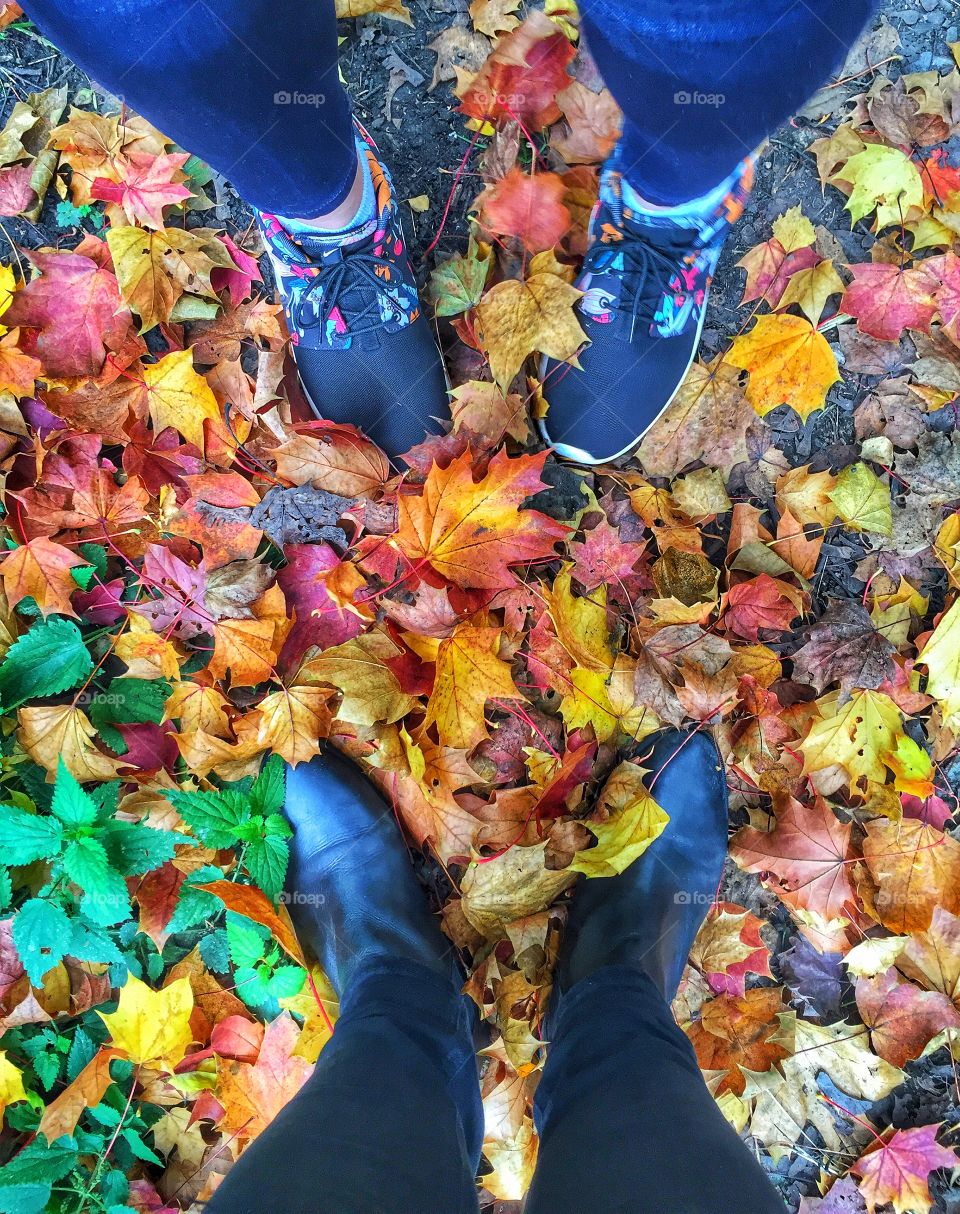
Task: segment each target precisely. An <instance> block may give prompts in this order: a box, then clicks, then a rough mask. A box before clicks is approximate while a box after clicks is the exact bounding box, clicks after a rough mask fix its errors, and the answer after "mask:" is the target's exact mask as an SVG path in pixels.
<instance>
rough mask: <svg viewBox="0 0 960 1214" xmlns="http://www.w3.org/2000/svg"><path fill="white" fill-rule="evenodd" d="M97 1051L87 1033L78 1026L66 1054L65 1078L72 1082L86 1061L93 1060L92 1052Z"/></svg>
mask: <svg viewBox="0 0 960 1214" xmlns="http://www.w3.org/2000/svg"><path fill="white" fill-rule="evenodd" d="M96 1052H97V1047H96V1046H95V1045H94V1043H93V1039H92V1038H91V1036H90V1034H89V1033H86V1032H84V1030H83V1029H81V1028H78V1029H77V1031H76V1032H75V1033H74V1034H73V1041H72V1042H71V1044H70V1053H69V1054H68V1055H67V1080H68V1082H70V1083H73V1081H74V1079H76V1077H77V1076H78V1075H79V1074H80V1072H81V1071H82V1070H83V1068H84V1067H85V1066H86V1065H87V1063H88V1062H91V1061H92V1060H93V1056H94V1054H96Z"/></svg>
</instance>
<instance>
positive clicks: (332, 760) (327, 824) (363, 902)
mask: <svg viewBox="0 0 960 1214" xmlns="http://www.w3.org/2000/svg"><path fill="white" fill-rule="evenodd" d="M285 811H286V815H287V818H288V819H289V821H290V824H291V825H292V826H293V829H294V835H293V838H292V839H291V841H290V866H289V868H288V871H287V880H286V893H287V906H288V908H289V910H290V914H291V917H292V918H293V921H294V925H295V926H296V928H297V931H298V932H299V933H300V934H301V936H302V939H303V940H304V942H305V943H306V944H308V945H309V946H310V947H311V948H312V949H313V951H314V953H315V954H316V957H317V960H318V961H319V962H320V964H321V965H322V966H323V969H324V972H325V973H326V975H327V977H328V978H329V979H330V981H331V982H332V983H333V986H334V988H335V989H336V991H337V993H338V994H339V993H340V992H341V991H342V990H343V988H344V987H345V986H346V985H347V983H348V982H349V980H350V977H351V975H352V973H353V972H354V970H355V969H356V967H357V965H358V963H359V962H361V961H366V960H369V959H371V958H375V957H376V958H383V959H385V960H404V961H416V962H419V963H420V964H421V965H425V966H427V967H428V968H430V969H432V970H435V971H436V972H437V973H438V974H440V975H442V976H443V977H452V976H453V975H454V974H455V973H456V964H457V963H456V953H455V950H454V948H453V946H452V945H451V944H450V941H449V940H447V939H446V937H445V936H444V935H443V933H442V932H441V931H440V924H439V921H438V920H437V919H435V918H434V916H433V915H432V914H431V913H430V909H429V906H428V903H427V897H426V894H425V892H424V891H423V890H422V889H421V887H420V885H419V883H418V881H417V878H416V877H415V876H414V872H413V867H412V865H411V863H410V858H409V856H408V855H407V851H406V847H405V846H404V842H403V836H402V834H401V831H400V827H399V826H398V824H397V821H396V819H395V817H394V813H393V810H392V809H391V807H390V806H389V805H388V804H387V802H386V801H385V800H384V799H383V797H382V796H381V795H380V793H379V792H377V790H376V789H375V788H374V787H373V785H372V784H371V783H370V782H369V781H368V780H367V779H366V778H365V777H364V776H363V774H362V773H361V771H360V769H359V768H358V767H357V766H356V764H354V763H352V762H350V760H349V759H347V758H345V757H344V756H343V755H341V754H339V753H338V752H337V751H335V750H333V749H332V748H329V747H328V748H327V750H325V751H324V753H323V754H321V755H318V756H317V757H316V758H315V759H313V760H311V762H309V763H301V764H300V765H299V766H297V767H294V768H288V769H287V794H286V804H285Z"/></svg>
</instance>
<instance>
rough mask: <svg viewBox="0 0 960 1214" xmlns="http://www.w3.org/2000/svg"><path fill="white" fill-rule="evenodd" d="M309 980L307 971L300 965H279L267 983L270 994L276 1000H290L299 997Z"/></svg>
mask: <svg viewBox="0 0 960 1214" xmlns="http://www.w3.org/2000/svg"><path fill="white" fill-rule="evenodd" d="M306 980H307V971H306V970H305V969H303V968H302V966H299V965H278V966H277V968H276V969H275V970H274V971H273V976H272V977H271V978H270V980H269V981H268V982H267V990H268V993H269V994H270V995H271V996H272V997H273V998H274V999H289V998H292V997H293V996H294V995H299V994H300V992H301V991H302V990H303V984H304V982H306Z"/></svg>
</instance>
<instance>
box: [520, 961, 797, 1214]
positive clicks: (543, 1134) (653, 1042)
mask: <svg viewBox="0 0 960 1214" xmlns="http://www.w3.org/2000/svg"><path fill="white" fill-rule="evenodd" d="M548 1034H549V1037H550V1039H551V1042H552V1044H551V1046H550V1052H549V1054H548V1056H547V1063H546V1067H545V1069H544V1074H543V1079H542V1080H541V1083H540V1086H539V1088H538V1089H537V1095H536V1103H535V1110H534V1113H535V1121H536V1125H537V1129H538V1131H539V1133H540V1157H539V1162H538V1166H537V1173H536V1176H535V1177H534V1181H533V1186H532V1188H531V1190H530V1195H529V1197H528V1199H527V1205H526V1214H583V1211H585V1210H590V1211H593V1212H595V1214H784V1209H785V1207H784V1204H783V1201H782V1200H781V1198H780V1196H779V1194H778V1193H777V1191H776V1189H774V1187H773V1186H772V1185H771V1183H770V1182H769V1180H768V1179H767V1177H766V1176H765V1174H764V1172H763V1169H762V1168H761V1167H760V1165H759V1164H758V1163H757V1161H756V1159H755V1158H754V1157H753V1155H752V1154H751V1153H750V1151H749V1150H748V1149H747V1147H746V1146H745V1145H744V1144H743V1142H741V1140H740V1139H739V1138H738V1136H737V1134H736V1133H735V1132H734V1130H733V1128H732V1127H731V1126H730V1124H729V1123H728V1122H727V1120H726V1119H725V1118H724V1116H723V1114H722V1113H721V1112H720V1110H719V1109H718V1108H717V1105H716V1102H715V1101H714V1099H713V1097H712V1096H711V1095H710V1093H709V1092H708V1090H707V1087H706V1084H705V1083H704V1082H703V1078H702V1076H701V1074H700V1069H699V1067H698V1066H697V1060H696V1056H695V1055H694V1052H693V1047H692V1046H691V1045H690V1042H689V1041H688V1040H687V1038H686V1036H685V1035H684V1033H683V1032H682V1031H681V1030H680V1029H679V1028H678V1027H677V1025H676V1023H675V1022H674V1020H673V1017H672V1015H671V1014H670V1009H669V1008H668V1007H667V1005H666V1003H664V1001H663V998H662V996H661V995H660V992H659V991H658V990H657V988H656V987H655V986H654V984H653V983H652V982H651V981H650V979H649V978H647V977H646V975H644V974H641V973H639V972H638V971H636V970H632V969H629V968H628V967H626V966H609V967H607V968H605V969H602V970H599V971H598V972H597V973H596V974H595V975H594V976H593V977H590V978H585V979H583V980H582V981H581V982H578V983H577V984H576V985H575V986H574V987H572V988H571V990H570V991H569V992H568V993H567V994H566V996H564V997H563V998H562V999H561V1001H560V1004H559V1006H558V1008H557V1010H556V1012H555V1013H552V1014H551V1017H550V1022H549V1024H548Z"/></svg>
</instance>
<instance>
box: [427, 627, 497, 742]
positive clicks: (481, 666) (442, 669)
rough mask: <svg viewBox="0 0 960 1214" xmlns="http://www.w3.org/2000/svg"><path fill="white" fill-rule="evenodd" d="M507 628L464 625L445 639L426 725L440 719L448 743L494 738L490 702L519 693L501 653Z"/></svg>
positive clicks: (441, 740)
mask: <svg viewBox="0 0 960 1214" xmlns="http://www.w3.org/2000/svg"><path fill="white" fill-rule="evenodd" d="M501 631H502V630H501V629H500V628H496V627H492V626H490V625H486V624H471V623H466V624H458V625H457V627H456V628H455V629H454V630H453V635H452V636H451V637H449V638H448V639H447V640H445V641H441V643H440V648H439V651H438V653H437V677H436V681H435V683H434V687H433V691H432V693H431V695H430V699H429V701H428V702H427V718H426V721H425V722H424V724H425V725H427V726H430V725H432V724H434V723H436V726H437V731H438V733H439V735H440V744H441V745H442V746H453V747H455V748H456V749H458V750H471V749H472V748H473V747H474V746H477V745H478V744H479V743H480V742H482V741H483V740H484V739H485V738H487V737H489V733H488V730H487V726H486V722H485V721H484V709H485V708H486V705H487V701H488V700H491V699H494V698H506V699H516V698H518V697H519V694H520V693H519V692H518V691H517V688H516V685H515V684H514V681H513V676H512V675H511V673H510V663H509V662H505V661H504V660H503V659H502V658H500V657H498V656H497V648H498V647H499V644H500V634H501Z"/></svg>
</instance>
